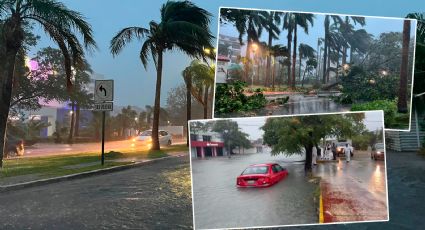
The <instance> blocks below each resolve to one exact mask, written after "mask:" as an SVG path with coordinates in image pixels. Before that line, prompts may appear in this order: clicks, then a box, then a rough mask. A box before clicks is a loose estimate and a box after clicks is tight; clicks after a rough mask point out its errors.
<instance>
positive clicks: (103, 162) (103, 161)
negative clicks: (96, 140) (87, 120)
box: [102, 111, 106, 165]
mask: <svg viewBox="0 0 425 230" xmlns="http://www.w3.org/2000/svg"><path fill="white" fill-rule="evenodd" d="M105 114H106V112H105V111H103V112H102V165H104V164H105Z"/></svg>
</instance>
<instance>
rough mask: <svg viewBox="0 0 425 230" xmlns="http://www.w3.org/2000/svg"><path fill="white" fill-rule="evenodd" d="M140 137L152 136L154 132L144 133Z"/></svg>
mask: <svg viewBox="0 0 425 230" xmlns="http://www.w3.org/2000/svg"><path fill="white" fill-rule="evenodd" d="M140 136H152V131H144V132H143V133H141V134H140Z"/></svg>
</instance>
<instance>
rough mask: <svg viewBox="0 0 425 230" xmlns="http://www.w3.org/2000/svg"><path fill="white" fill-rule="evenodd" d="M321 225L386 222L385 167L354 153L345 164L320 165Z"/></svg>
mask: <svg viewBox="0 0 425 230" xmlns="http://www.w3.org/2000/svg"><path fill="white" fill-rule="evenodd" d="M314 173H315V175H317V176H320V177H321V178H322V180H321V190H322V196H323V207H324V221H325V222H327V223H329V222H348V221H365V220H387V218H388V216H387V211H388V206H387V195H386V177H385V163H384V162H383V161H379V162H377V161H374V160H371V159H370V154H367V153H366V152H357V154H355V157H354V158H353V159H352V160H351V161H350V163H347V162H346V161H345V160H341V159H340V160H339V161H338V163H323V164H319V165H318V166H317V167H316V168H315V170H314Z"/></svg>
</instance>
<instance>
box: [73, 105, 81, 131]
mask: <svg viewBox="0 0 425 230" xmlns="http://www.w3.org/2000/svg"><path fill="white" fill-rule="evenodd" d="M74 136H75V137H79V136H80V106H79V105H78V103H77V104H76V105H75V131H74Z"/></svg>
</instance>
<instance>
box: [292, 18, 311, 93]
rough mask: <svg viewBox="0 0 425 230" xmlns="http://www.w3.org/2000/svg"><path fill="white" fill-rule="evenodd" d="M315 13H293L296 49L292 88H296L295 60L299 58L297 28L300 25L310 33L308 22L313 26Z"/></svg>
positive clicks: (294, 52) (293, 59)
mask: <svg viewBox="0 0 425 230" xmlns="http://www.w3.org/2000/svg"><path fill="white" fill-rule="evenodd" d="M313 18H314V15H313V14H305V13H302V14H301V13H292V20H291V21H292V23H293V28H294V50H293V55H292V81H291V83H292V86H291V88H292V89H295V62H296V60H297V49H296V47H297V28H298V26H300V27H301V28H303V29H304V33H306V34H308V24H309V23H310V24H311V26H313Z"/></svg>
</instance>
